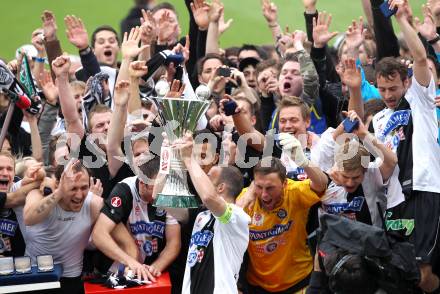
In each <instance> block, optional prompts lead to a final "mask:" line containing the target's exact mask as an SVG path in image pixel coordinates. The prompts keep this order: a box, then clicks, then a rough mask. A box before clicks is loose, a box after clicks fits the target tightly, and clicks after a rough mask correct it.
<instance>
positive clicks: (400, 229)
mask: <svg viewBox="0 0 440 294" xmlns="http://www.w3.org/2000/svg"><path fill="white" fill-rule="evenodd" d="M385 224H386V229H387V231H388V233H390V234H393V235H397V236H398V237H399V238H401V239H402V240H403V241H408V242H410V243H411V244H413V245H414V249H415V254H416V260H417V262H419V263H424V264H430V265H432V266H435V265H436V264H437V262H438V261H437V259H438V258H439V256H440V255H439V253H440V252H439V246H438V245H439V244H440V236H439V233H440V232H439V228H440V194H439V193H432V192H425V191H412V193H411V195H409V196H408V197H406V200H405V202H402V203H401V204H399V205H397V206H395V207H393V208H390V209H388V210H387V213H386V217H385Z"/></svg>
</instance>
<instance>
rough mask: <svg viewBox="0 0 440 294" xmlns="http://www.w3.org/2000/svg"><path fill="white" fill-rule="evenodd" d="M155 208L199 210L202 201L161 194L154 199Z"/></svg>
mask: <svg viewBox="0 0 440 294" xmlns="http://www.w3.org/2000/svg"><path fill="white" fill-rule="evenodd" d="M153 206H156V207H173V208H198V207H199V206H200V200H199V199H198V198H197V197H196V196H193V195H192V196H189V195H188V196H176V195H167V194H162V193H159V194H157V197H156V199H154V203H153Z"/></svg>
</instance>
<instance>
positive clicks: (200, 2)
mask: <svg viewBox="0 0 440 294" xmlns="http://www.w3.org/2000/svg"><path fill="white" fill-rule="evenodd" d="M135 2H136V4H135V7H133V8H132V10H131V11H130V12H129V14H128V16H127V17H126V18H125V19H124V20H122V22H121V35H118V33H117V31H116V30H115V29H114V28H113V27H111V26H107V25H103V26H100V27H98V28H94V30H93V32H92V34H91V37H90V38H89V33H88V31H87V29H86V24H84V23H83V21H82V20H81V19H80V18H78V17H76V16H73V15H67V16H65V18H64V22H65V26H66V34H67V38H68V40H69V42H70V43H71V44H73V45H74V46H75V47H76V48H77V49H78V52H76V54H75V55H68V54H67V53H63V50H62V48H61V45H60V42H59V40H58V37H57V36H58V34H59V33H60V32H59V31H57V20H56V18H55V15H54V14H53V13H52V12H50V11H44V12H43V15H42V25H41V27H40V28H37V29H35V31H33V32H32V34H31V43H32V45H24V46H22V47H20V48H19V49H17V52H16V59H14V60H10V61H7V60H2V61H1V62H0V65H1V69H2V76H1V77H0V78H1V79H0V80H1V81H0V88H1V89H2V93H1V94H0V108H1V113H2V114H1V117H0V123H1V125H2V130H3V129H6V128H7V132H6V136H5V138H4V141H3V145H2V146H1V151H0V208H1V209H0V256H24V255H26V256H30V257H31V259H32V260H33V262H35V259H36V257H37V256H39V255H47V254H49V255H52V256H53V259H54V262H55V263H59V264H61V265H62V266H63V274H62V278H61V289H60V290H53V291H54V293H58V292H59V293H83V292H84V289H83V281H84V280H99V279H101V278H103V277H104V278H103V279H104V280H105V277H106V276H105V275H106V274H107V273H108V272H118V271H120V269H121V266H125V270H126V272H127V271H132V273H134V274H135V275H136V276H137V277H138V278H139V279H142V280H144V281H146V282H148V283H154V282H156V280H157V278H158V277H159V276H160V275H161V274H162V273H164V272H169V273H170V278H171V283H172V293H196V294H205V293H250V294H260V293H279V294H281V293H282V294H287V293H376V292H377V291H382V292H378V293H440V282H439V273H440V271H439V270H440V268H439V265H440V264H439V258H440V255H439V254H440V250H439V249H440V248H439V245H438V241H440V240H439V238H440V237H439V229H440V228H439V225H440V181H439V180H438V179H437V177H439V176H440V135H439V134H440V132H439V130H440V127H439V126H440V124H439V123H440V98H436V97H437V93H440V92H439V85H440V84H439V78H438V74H439V70H440V63H439V62H440V35H439V34H440V1H439V0H428V2H427V3H426V4H425V5H423V8H422V12H423V19H418V18H416V17H413V14H412V10H411V6H410V3H408V0H390V1H388V2H385V3H384V2H383V1H382V0H362V4H363V8H364V14H365V19H366V21H364V19H363V18H362V17H360V18H359V20H354V21H353V22H352V23H351V24H347V25H348V28H347V30H346V32H345V33H343V34H338V33H336V32H332V30H331V28H330V27H331V22H332V16H331V15H330V14H329V13H327V12H318V9H317V0H303V1H302V2H303V6H301V5H300V4H299V3H295V4H293V2H292V4H291V5H294V6H296V7H295V9H304V21H305V27H306V32H303V31H300V30H295V31H294V32H293V33H292V32H289V31H288V30H287V31H283V30H282V29H281V27H280V25H279V23H278V17H277V16H278V14H277V12H278V10H279V9H281V7H277V6H276V5H275V4H274V3H272V2H270V0H262V4H261V7H262V14H263V17H264V18H263V17H262V20H263V19H264V20H265V21H266V23H267V27H268V30H267V34H270V33H272V36H273V42H272V44H268V45H263V46H259V45H252V44H237V45H239V47H230V48H221V47H220V45H219V38H220V36H221V35H222V34H223V33H224V32H225V31H226V30H229V29H231V30H232V29H234V30H237V31H239V30H240V28H239V27H235V26H234V24H233V22H232V20H228V21H225V16H224V7H223V4H222V3H221V1H220V0H212V2H211V3H207V2H205V1H204V0H193V1H191V0H185V3H186V6H187V8H188V11H187V12H188V13H189V15H190V24H189V32H188V34H187V35H186V36H184V37H182V33H183V32H182V31H181V26H180V23H179V17H178V14H183V13H187V12H186V11H185V12H184V11H176V10H175V8H174V6H173V5H172V4H170V3H167V2H162V3H155V1H135ZM239 2H240V1H237V5H239ZM388 13H389V14H394V16H390V15H388ZM392 19H395V25H397V26H398V29H399V31H400V33H399V34H398V35H396V34H395V32H394V29H393V24H392ZM88 29H91V28H88ZM262 33H264V32H262ZM330 41H332V42H333V41H334V42H333V45H330V44H329V42H330ZM118 56H120V59H118ZM176 56H177V57H179V56H180V57H183V58H182V60H179V58H176ZM8 74H12V75H13V79H15V82H12V83H11V82H10V83H8V78H7V77H8ZM160 83H162V85H161V87H158V85H160ZM164 83H165V85H166V84H168V85H169V88H170V90H169V92H168V93H166V96H167V97H182V98H181V99H197V98H196V96H197V95H199V94H200V92H199V91H195V89H197V87H199V86H200V85H202V86H203V85H204V86H207V87H208V88H209V93H208V94H209V97H207V99H209V101H210V106H209V109H208V110H207V112H206V114H205V115H204V116H203V117H202V119H201V120H200V121H199V122H198V125H197V130H196V131H195V132H194V133H187V134H184V136H183V137H182V138H180V139H179V140H177V141H176V142H174V143H173V144H170V143H169V142H168V140H167V138H166V136H165V135H164V128H163V125H162V121H161V120H160V116H161V114H160V111H159V109H158V104H157V103H156V102H155V100H154V99H152V98H151V97H155V96H157V95H162V94H163V93H162V94H161V93H158V92H160V91H162V90H163V89H164V88H167V87H166V86H165V87H164ZM20 89H21V91H23V92H24V93H25V94H27V95H28V96H29V97H30V98H31V105H30V107H29V108H28V109H26V110H22V109H20V107H15V109H14V111H13V113H12V117H9V116H8V115H7V110H8V105H9V101H10V100H11V99H12V97H14V94H13V92H17V91H19V90H20ZM200 89H202V90H204V89H206V87H205V88H200ZM205 92H206V90H205ZM11 93H12V94H11ZM195 93H197V95H196V94H195ZM202 96H203V95H202ZM205 98H206V97H205ZM12 100H13V99H12ZM11 103H13V102H11ZM9 119H10V121H9ZM177 123H179V122H177ZM164 146H165V147H166V148H171V149H173V150H177V151H178V153H177V154H179V156H180V158H181V160H182V162H183V166H184V167H185V168H186V170H187V172H188V183H189V189H190V190H191V192H192V193H193V194H195V195H196V197H198V199H200V200H201V202H202V204H201V206H200V208H197V209H183V208H181V209H164V208H163V207H155V206H154V205H153V202H154V199H155V197H156V195H157V194H158V193H160V192H161V191H162V188H163V186H164V177H165V175H164V173H163V172H162V170H161V165H162V163H161V158H160V157H161V156H160V155H161V148H165V147H164ZM162 160H163V158H162ZM160 170H161V171H160ZM339 226H342V227H339ZM338 228H343V229H339V230H338ZM384 248H385V249H384ZM57 291H58V292H57ZM45 293H49V292H48V291H46V292H45Z"/></svg>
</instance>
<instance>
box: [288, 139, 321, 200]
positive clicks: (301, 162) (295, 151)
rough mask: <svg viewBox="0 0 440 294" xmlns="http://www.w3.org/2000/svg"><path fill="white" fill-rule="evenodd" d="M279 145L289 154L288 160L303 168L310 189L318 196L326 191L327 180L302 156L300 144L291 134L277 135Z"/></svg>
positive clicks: (319, 170) (318, 169) (317, 168)
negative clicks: (308, 180)
mask: <svg viewBox="0 0 440 294" xmlns="http://www.w3.org/2000/svg"><path fill="white" fill-rule="evenodd" d="M279 139H280V144H281V146H282V148H283V151H285V152H288V154H290V158H291V159H292V160H293V161H294V162H295V163H296V164H297V165H298V166H299V167H302V168H304V171H305V172H306V174H307V176H308V177H309V179H310V188H311V189H312V190H313V191H315V192H316V193H317V194H318V195H322V193H323V192H324V191H325V190H326V189H327V184H328V178H327V176H326V175H325V174H324V173H323V172H322V170H321V169H320V168H319V167H317V166H316V165H314V164H311V162H310V161H309V159H308V158H307V157H306V155H305V154H304V150H303V147H302V146H301V142H300V141H299V140H298V139H297V138H295V137H294V136H293V135H291V134H287V133H281V134H280V135H279Z"/></svg>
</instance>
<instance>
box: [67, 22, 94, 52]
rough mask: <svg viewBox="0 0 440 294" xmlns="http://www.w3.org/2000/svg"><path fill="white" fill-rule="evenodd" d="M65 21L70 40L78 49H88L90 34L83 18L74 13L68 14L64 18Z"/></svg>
mask: <svg viewBox="0 0 440 294" xmlns="http://www.w3.org/2000/svg"><path fill="white" fill-rule="evenodd" d="M64 23H65V24H66V35H67V39H68V40H69V42H70V43H72V44H73V45H74V46H75V47H76V48H78V50H83V49H86V48H87V47H88V46H89V36H88V35H87V30H86V28H85V26H84V23H83V22H82V20H81V19H80V18H77V17H76V16H74V15H67V16H66V17H65V18H64Z"/></svg>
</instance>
